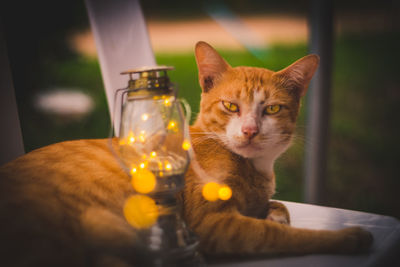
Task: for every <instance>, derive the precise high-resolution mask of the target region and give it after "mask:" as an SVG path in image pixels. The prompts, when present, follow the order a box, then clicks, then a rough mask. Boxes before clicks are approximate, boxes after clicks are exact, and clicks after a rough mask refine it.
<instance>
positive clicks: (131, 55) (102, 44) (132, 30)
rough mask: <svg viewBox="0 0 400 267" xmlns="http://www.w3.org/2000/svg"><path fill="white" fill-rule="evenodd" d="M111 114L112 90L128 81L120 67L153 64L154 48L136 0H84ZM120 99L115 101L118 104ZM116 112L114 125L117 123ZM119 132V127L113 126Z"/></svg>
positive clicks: (113, 91) (112, 111) (112, 104)
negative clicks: (121, 73) (117, 101)
mask: <svg viewBox="0 0 400 267" xmlns="http://www.w3.org/2000/svg"><path fill="white" fill-rule="evenodd" d="M85 2H86V7H87V10H88V13H89V19H90V24H91V27H92V31H93V33H94V37H95V42H96V48H97V53H98V56H99V61H100V67H101V73H102V76H103V82H104V87H105V90H106V95H107V101H108V107H109V110H110V115H111V118H113V117H114V115H113V113H114V94H115V91H116V90H117V89H120V88H124V87H126V86H127V83H128V76H127V75H120V72H121V71H124V70H127V69H132V68H136V67H141V66H155V65H156V62H155V59H154V55H153V51H152V48H151V45H150V40H149V36H148V32H147V28H146V24H145V21H144V17H143V14H142V10H141V8H140V4H139V1H138V0H114V1H110V0H86V1H85ZM119 105H120V103H117V107H118V106H119ZM118 115H119V113H117V116H115V118H114V121H115V123H114V125H115V126H118V125H119V116H118ZM114 130H115V134H116V135H117V136H118V132H119V131H118V130H119V129H118V127H116V128H115V129H114Z"/></svg>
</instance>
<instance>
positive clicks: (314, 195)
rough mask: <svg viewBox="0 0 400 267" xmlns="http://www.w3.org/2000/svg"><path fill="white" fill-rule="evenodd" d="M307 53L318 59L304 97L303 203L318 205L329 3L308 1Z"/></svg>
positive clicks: (324, 144)
mask: <svg viewBox="0 0 400 267" xmlns="http://www.w3.org/2000/svg"><path fill="white" fill-rule="evenodd" d="M311 5H312V6H311V18H310V23H309V25H310V32H311V40H310V43H311V49H310V51H311V53H315V54H318V55H319V56H320V58H321V60H320V66H319V68H318V71H317V72H316V74H315V76H314V78H313V80H312V81H311V85H310V90H309V93H308V97H307V118H306V120H307V127H306V139H307V141H308V142H307V143H306V148H305V186H304V190H305V191H304V195H305V201H306V202H308V203H313V204H321V203H322V201H323V199H322V196H323V193H324V188H325V179H326V166H327V148H328V134H329V117H330V116H329V115H330V91H331V80H332V55H333V53H332V50H333V49H332V48H333V43H332V42H333V5H332V0H312V1H311Z"/></svg>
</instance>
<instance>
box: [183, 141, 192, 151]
mask: <svg viewBox="0 0 400 267" xmlns="http://www.w3.org/2000/svg"><path fill="white" fill-rule="evenodd" d="M190 147H191V145H190V142H189V140H184V141H183V143H182V148H183V150H186V151H188V150H189V149H190Z"/></svg>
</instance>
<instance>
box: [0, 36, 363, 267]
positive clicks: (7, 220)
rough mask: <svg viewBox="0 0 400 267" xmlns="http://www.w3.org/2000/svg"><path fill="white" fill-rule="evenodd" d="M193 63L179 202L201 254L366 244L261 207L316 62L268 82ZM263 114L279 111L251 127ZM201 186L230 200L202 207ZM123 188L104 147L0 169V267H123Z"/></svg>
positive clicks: (210, 55) (260, 72) (130, 237)
mask: <svg viewBox="0 0 400 267" xmlns="http://www.w3.org/2000/svg"><path fill="white" fill-rule="evenodd" d="M196 59H197V63H198V66H199V79H200V84H201V86H202V88H203V93H202V100H201V111H200V114H199V116H198V118H197V121H196V123H195V124H194V126H192V127H191V137H192V143H193V148H194V151H195V155H196V162H197V165H196V164H192V168H190V169H189V171H188V173H187V176H186V186H185V189H184V191H183V192H182V194H180V196H179V199H180V200H181V201H182V204H183V215H184V218H185V219H186V221H187V223H188V225H189V226H190V227H191V228H192V229H193V230H194V231H195V232H196V233H197V234H198V236H199V237H200V240H201V249H202V250H203V251H205V252H207V253H211V254H226V253H235V254H265V253H268V254H269V253H315V252H332V253H334V252H354V251H358V250H362V249H365V248H366V247H368V246H369V245H370V243H371V235H370V234H369V233H367V232H366V231H364V230H362V229H360V228H348V229H344V230H340V231H313V230H303V229H295V228H292V227H290V226H289V225H288V223H289V214H288V212H287V210H286V208H285V207H284V206H283V205H282V204H280V203H278V202H270V201H269V200H270V198H271V197H272V195H273V194H274V190H275V177H274V172H273V163H274V160H275V159H276V158H277V157H278V156H279V155H280V154H281V153H282V152H283V151H284V150H285V149H286V148H287V147H288V146H289V143H290V140H291V137H292V134H293V131H294V127H295V122H296V118H297V114H298V110H299V103H300V102H299V101H300V98H301V96H303V95H304V93H305V91H306V88H307V85H308V82H309V80H310V79H311V77H312V75H313V73H314V71H315V69H316V67H317V64H318V58H317V57H316V56H308V57H305V58H303V59H301V60H299V61H297V62H296V63H295V64H293V65H291V66H290V67H288V68H287V69H285V70H283V71H281V72H277V73H275V72H272V71H269V70H266V69H261V68H250V67H238V68H231V67H230V66H229V65H228V64H227V63H226V62H225V61H224V60H223V59H222V58H221V57H220V56H219V55H218V53H217V52H216V51H215V50H214V49H213V48H212V47H210V46H209V45H208V44H206V43H203V42H200V43H199V44H198V45H197V46H196ZM221 101H228V102H234V103H235V104H237V105H238V106H239V109H240V111H239V112H237V113H232V112H230V111H228V110H226V109H224V107H223V105H222V104H221ZM273 104H279V105H281V107H282V108H281V110H280V111H279V112H278V113H276V114H274V115H271V116H267V115H262V112H263V108H264V107H265V106H266V105H273ZM257 114H258V115H257ZM249 140H251V142H250V143H249ZM114 141H115V140H114ZM248 144H251V145H250V146H248ZM114 145H115V144H114ZM196 166H197V167H196ZM199 173H203V174H205V175H204V176H202V175H201V177H200V176H199V175H198V174H199ZM207 179H213V180H215V181H218V182H220V183H225V184H228V185H229V186H230V187H231V188H232V191H233V195H232V198H231V199H230V200H228V201H215V202H208V201H206V200H205V199H204V198H203V197H202V194H201V190H202V187H203V185H204V183H205V182H207V181H208V180H207ZM129 180H130V178H129V176H128V175H127V174H126V173H124V172H123V171H122V169H121V167H120V166H119V165H118V162H117V161H116V160H115V158H114V156H113V154H112V153H111V152H110V149H109V146H108V144H107V140H79V141H70V142H63V143H58V144H54V145H50V146H47V147H44V148H41V149H38V150H35V151H33V152H30V153H28V154H26V155H25V156H22V157H20V158H18V159H16V160H14V161H12V162H10V163H8V164H6V165H4V166H2V167H1V168H0V216H1V217H0V265H2V266H92V265H93V266H97V265H99V266H126V265H125V264H127V263H128V262H130V261H131V260H132V259H131V255H132V254H133V253H132V249H133V247H134V244H133V243H134V240H135V231H134V229H132V227H130V226H129V225H128V224H127V223H126V221H125V220H124V217H123V214H122V207H123V204H124V201H125V200H126V198H127V197H128V196H129V195H130V194H131V193H133V189H132V187H131V185H130V182H129ZM119 259H123V260H119Z"/></svg>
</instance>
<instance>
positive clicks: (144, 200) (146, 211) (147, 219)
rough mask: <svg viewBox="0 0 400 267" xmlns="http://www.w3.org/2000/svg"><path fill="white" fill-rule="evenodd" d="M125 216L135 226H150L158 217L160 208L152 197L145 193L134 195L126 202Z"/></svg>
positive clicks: (139, 227) (141, 227)
mask: <svg viewBox="0 0 400 267" xmlns="http://www.w3.org/2000/svg"><path fill="white" fill-rule="evenodd" d="M124 216H125V219H126V220H127V221H128V223H129V224H130V225H132V226H133V227H135V228H138V229H144V228H149V227H151V226H152V225H154V224H155V223H156V221H157V219H158V208H157V205H156V202H155V201H154V200H153V199H152V198H150V197H148V196H145V195H134V196H131V197H130V198H128V199H127V201H126V202H125V205H124Z"/></svg>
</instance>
